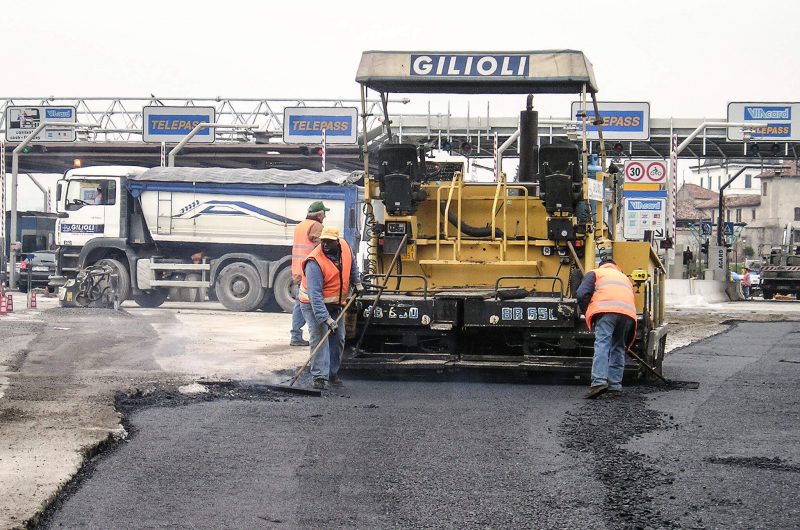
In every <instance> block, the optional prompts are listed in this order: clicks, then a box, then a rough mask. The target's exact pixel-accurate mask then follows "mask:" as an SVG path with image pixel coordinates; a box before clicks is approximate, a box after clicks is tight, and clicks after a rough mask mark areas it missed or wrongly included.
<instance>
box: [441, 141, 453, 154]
mask: <svg viewBox="0 0 800 530" xmlns="http://www.w3.org/2000/svg"><path fill="white" fill-rule="evenodd" d="M452 150H453V144H451V143H450V142H449V141H448V140H445V141H444V142H442V151H447V152H448V154H449V153H450V151H452Z"/></svg>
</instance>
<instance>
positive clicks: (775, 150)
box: [769, 144, 781, 156]
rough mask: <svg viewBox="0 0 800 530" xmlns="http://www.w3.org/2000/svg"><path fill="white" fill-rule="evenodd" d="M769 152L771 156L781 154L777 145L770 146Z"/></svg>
mask: <svg viewBox="0 0 800 530" xmlns="http://www.w3.org/2000/svg"><path fill="white" fill-rule="evenodd" d="M769 152H770V154H771V155H772V156H778V155H779V154H780V153H781V146H779V145H778V144H772V146H771V147H770V148H769Z"/></svg>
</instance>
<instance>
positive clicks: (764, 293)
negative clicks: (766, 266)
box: [761, 289, 775, 300]
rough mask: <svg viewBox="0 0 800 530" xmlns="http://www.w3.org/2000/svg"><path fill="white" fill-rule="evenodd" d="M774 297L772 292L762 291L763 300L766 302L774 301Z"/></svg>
mask: <svg viewBox="0 0 800 530" xmlns="http://www.w3.org/2000/svg"><path fill="white" fill-rule="evenodd" d="M773 296H775V295H774V293H773V292H772V291H767V290H766V289H763V290H762V291H761V298H763V299H764V300H772V297H773Z"/></svg>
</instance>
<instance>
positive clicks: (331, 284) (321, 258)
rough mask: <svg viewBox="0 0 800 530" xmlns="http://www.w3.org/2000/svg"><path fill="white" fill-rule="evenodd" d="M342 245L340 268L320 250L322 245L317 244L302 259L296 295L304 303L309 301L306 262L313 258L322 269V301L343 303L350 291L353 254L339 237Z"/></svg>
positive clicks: (345, 242)
mask: <svg viewBox="0 0 800 530" xmlns="http://www.w3.org/2000/svg"><path fill="white" fill-rule="evenodd" d="M339 243H340V244H341V245H342V269H341V270H339V268H338V267H337V266H336V265H334V264H333V262H332V261H331V260H330V259H329V258H328V256H326V255H325V253H324V252H323V251H322V245H319V246H317V248H315V249H314V250H312V251H311V254H309V255H308V257H307V258H306V259H304V260H303V279H302V280H300V291H299V292H298V293H297V297H298V298H299V299H300V301H301V302H302V303H304V304H308V303H310V302H311V301H310V299H309V298H308V286H307V285H306V263H308V262H309V260H314V261H316V262H317V265H319V268H320V269H322V301H323V302H324V303H326V304H335V305H344V304H345V302H346V300H347V294H348V292H349V291H350V267H351V266H352V264H353V254H352V253H351V252H350V245H348V244H347V241H345V240H344V239H339Z"/></svg>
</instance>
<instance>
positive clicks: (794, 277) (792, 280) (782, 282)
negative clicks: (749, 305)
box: [761, 223, 800, 300]
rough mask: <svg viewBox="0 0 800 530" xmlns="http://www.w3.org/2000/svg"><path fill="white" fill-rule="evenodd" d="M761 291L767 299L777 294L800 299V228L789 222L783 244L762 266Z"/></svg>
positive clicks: (771, 253)
mask: <svg viewBox="0 0 800 530" xmlns="http://www.w3.org/2000/svg"><path fill="white" fill-rule="evenodd" d="M761 291H762V293H763V296H764V299H765V300H770V299H772V298H773V297H774V296H775V295H776V294H780V295H784V296H786V295H794V297H795V298H797V299H800V229H799V228H798V227H797V225H793V224H792V223H788V224H787V225H786V226H785V227H784V230H783V244H782V245H781V246H780V247H775V248H773V249H772V251H771V252H770V254H769V256H768V257H767V258H766V259H765V262H764V265H763V266H762V267H761Z"/></svg>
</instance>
